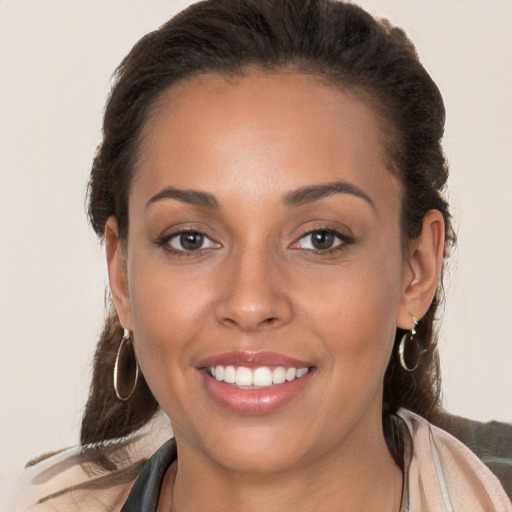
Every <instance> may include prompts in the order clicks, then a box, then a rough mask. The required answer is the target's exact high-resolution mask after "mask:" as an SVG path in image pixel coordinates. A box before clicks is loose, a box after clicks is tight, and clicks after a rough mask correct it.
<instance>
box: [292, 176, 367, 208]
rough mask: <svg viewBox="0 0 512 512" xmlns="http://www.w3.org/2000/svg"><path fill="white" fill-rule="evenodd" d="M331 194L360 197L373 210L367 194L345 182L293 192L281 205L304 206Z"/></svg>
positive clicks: (304, 188)
mask: <svg viewBox="0 0 512 512" xmlns="http://www.w3.org/2000/svg"><path fill="white" fill-rule="evenodd" d="M333 194H351V195H353V196H356V197H360V198H361V199H364V200H365V201H366V202H367V203H369V204H370V205H371V206H372V208H373V209H375V203H374V202H373V201H372V199H371V197H370V196H369V195H368V194H366V193H365V192H363V191H362V190H361V189H360V188H359V187H356V186H355V185H353V184H352V183H348V182H347V181H343V180H338V181H333V182H330V183H323V184H319V185H311V186H307V187H301V188H299V189H297V190H293V191H292V192H289V193H288V194H286V196H285V198H284V201H283V203H284V205H285V206H288V207H293V206H301V205H304V204H308V203H313V202H315V201H318V200H320V199H323V198H324V197H328V196H330V195H333Z"/></svg>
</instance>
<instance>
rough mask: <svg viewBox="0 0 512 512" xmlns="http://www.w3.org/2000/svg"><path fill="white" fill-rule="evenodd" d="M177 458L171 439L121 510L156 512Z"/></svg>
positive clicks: (407, 451)
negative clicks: (167, 473)
mask: <svg viewBox="0 0 512 512" xmlns="http://www.w3.org/2000/svg"><path fill="white" fill-rule="evenodd" d="M397 418H398V417H397ZM399 419H400V423H399V425H400V430H401V435H402V437H403V442H404V453H403V458H404V485H403V491H402V492H403V494H402V505H401V507H400V512H408V510H409V497H408V490H407V488H408V482H407V473H408V469H409V462H410V458H411V454H412V451H411V450H412V441H411V438H410V435H409V431H408V430H407V427H406V426H405V423H404V422H403V420H401V418H399ZM177 457H178V451H177V448H176V441H175V440H174V439H169V441H167V442H165V443H164V444H163V445H162V446H161V447H160V448H159V449H158V450H157V451H156V452H155V453H154V455H153V456H152V457H151V458H150V459H149V460H148V462H147V463H146V465H145V466H144V468H143V469H142V471H141V472H140V474H139V476H138V477H137V480H135V483H134V484H133V487H132V489H131V491H130V494H129V496H128V499H127V500H126V501H125V503H124V505H123V508H122V509H121V512H156V510H157V508H158V500H159V498H160V491H161V489H162V484H163V481H164V477H165V473H166V472H167V470H168V469H169V466H170V465H171V464H172V463H173V462H174V461H175V460H176V459H177Z"/></svg>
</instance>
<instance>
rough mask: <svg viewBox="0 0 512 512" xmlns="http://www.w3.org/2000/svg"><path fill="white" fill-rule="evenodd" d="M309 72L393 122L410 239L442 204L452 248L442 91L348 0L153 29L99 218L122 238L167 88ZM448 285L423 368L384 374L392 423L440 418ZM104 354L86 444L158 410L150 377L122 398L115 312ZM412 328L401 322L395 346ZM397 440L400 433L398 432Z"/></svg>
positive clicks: (124, 74)
mask: <svg viewBox="0 0 512 512" xmlns="http://www.w3.org/2000/svg"><path fill="white" fill-rule="evenodd" d="M254 69H256V70H259V71H263V72H270V73H276V74H279V73H281V72H290V71H291V72H298V73H303V74H304V73H305V74H309V75H312V76H315V77H318V78H321V79H322V80H324V81H325V82H326V83H328V84H330V85H332V86H333V87H338V88H343V89H344V90H347V91H350V92H353V93H354V94H356V95H358V97H359V98H360V99H362V101H365V102H368V103H369V104H370V106H371V107H372V108H373V110H374V112H375V113H376V115H377V116H378V117H379V119H380V120H381V124H383V125H384V126H385V128H386V130H385V132H386V133H385V146H386V149H387V157H388V160H389V162H390V164H391V165H390V172H392V173H394V174H396V175H397V176H398V178H399V179H400V181H401V183H402V188H403V203H402V212H401V223H402V238H403V241H404V244H406V243H408V241H410V240H413V239H414V238H416V237H417V236H418V235H419V234H420V232H421V227H422V220H423V218H424V216H425V214H426V213H427V212H428V211H429V210H431V209H436V210H439V211H440V212H441V213H442V215H443V217H444V222H445V225H446V233H447V237H446V245H445V255H446V252H447V250H446V249H447V248H448V247H449V246H450V244H451V243H452V242H453V241H454V235H453V232H452V229H451V222H450V213H449V210H448V205H447V203H446V201H445V199H444V198H443V190H444V187H445V184H446V180H447V177H448V170H447V165H446V161H445V157H444V154H443V150H442V147H441V139H442V136H443V130H444V121H445V109H444V105H443V100H442V97H441V94H440V92H439V90H438V88H437V86H436V85H435V83H434V82H433V80H432V79H431V77H430V76H429V74H428V73H427V71H426V70H425V69H424V68H423V66H422V65H421V63H420V61H419V58H418V55H417V53H416V50H415V48H414V46H413V44H412V43H411V41H410V40H409V39H408V38H407V36H406V35H405V34H404V32H403V31H402V30H401V29H399V28H396V27H394V26H392V25H391V24H390V23H389V22H388V21H386V20H378V19H375V18H374V17H372V16H371V15H370V14H368V13H367V12H365V11H364V10H363V9H361V8H360V7H358V6H356V5H353V4H351V3H345V2H341V1H336V0H208V1H203V2H199V3H197V4H194V5H192V6H190V7H188V8H187V9H185V10H184V11H182V12H181V13H179V14H178V15H177V16H176V17H174V18H172V19H171V20H170V21H168V22H167V23H165V24H164V25H162V26H161V27H160V28H158V29H157V30H155V31H153V32H151V33H149V34H147V35H146V36H144V37H143V38H142V39H141V40H140V41H139V42H138V43H137V44H136V45H135V46H134V48H133V49H132V50H131V51H130V53H129V54H128V55H127V56H126V57H125V59H124V60H123V61H122V63H121V64H120V66H119V67H118V69H117V71H116V73H115V82H114V85H113V88H112V91H111V94H110V97H109V99H108V102H107V105H106V110H105V115H104V124H103V140H102V142H101V144H100V146H99V148H98V151H97V154H96V157H95V159H94V163H93V166H92V171H91V176H90V183H89V195H88V201H89V203H88V205H89V206H88V208H89V210H88V211H89V216H90V222H91V224H92V226H93V228H94V230H95V232H96V233H97V234H98V236H99V237H100V239H103V237H104V233H105V223H106V222H107V219H108V218H109V217H110V216H111V215H113V216H115V217H116V219H117V222H118V226H119V233H120V238H121V240H125V239H126V236H127V233H128V230H129V226H128V193H129V190H130V185H131V183H132V180H133V176H134V173H136V172H137V159H138V154H139V149H140V144H141V134H142V131H143V128H144V126H145V123H146V121H147V120H148V118H149V116H150V115H151V113H152V109H154V108H157V106H158V99H159V98H160V96H161V95H162V93H163V92H164V91H166V90H167V89H168V88H169V87H171V86H172V85H173V84H176V83H177V82H180V81H183V80H186V79H190V78H192V77H194V76H197V75H202V74H216V75H220V76H226V77H228V76H236V75H243V74H244V73H246V72H247V71H248V70H254ZM441 294H442V286H441V285H440V286H439V289H438V293H437V294H436V297H435V299H434V301H433V302H432V304H431V306H430V309H429V310H428V312H427V314H426V316H425V317H424V318H423V319H422V320H421V322H420V325H419V326H418V328H417V335H416V336H417V340H418V342H419V345H420V347H421V349H422V350H423V354H422V357H421V361H420V364H419V366H418V368H417V369H416V370H415V371H414V372H407V371H405V370H403V369H402V368H401V366H400V363H399V361H398V357H397V351H396V350H393V355H392V357H391V360H390V361H389V365H388V368H387V371H386V374H385V379H384V397H383V401H384V403H383V412H384V429H385V431H386V419H387V418H389V417H390V416H391V415H393V413H395V412H396V411H397V410H398V409H399V408H400V407H405V408H407V409H410V410H412V411H414V412H417V413H418V414H420V415H422V416H424V417H427V418H429V417H432V416H433V415H434V414H435V413H436V411H437V408H438V405H439V393H440V385H439V382H440V374H439V361H438V355H437V350H436V333H435V329H434V327H435V320H436V311H437V309H438V306H439V302H440V296H441ZM110 311H111V312H110V315H109V316H108V318H107V319H106V322H105V327H104V329H103V332H102V334H101V337H100V339H99V342H98V345H97V349H96V354H95V358H94V370H93V378H92V384H91V388H90V395H89V398H88V401H87V405H86V407H85V411H84V415H83V420H82V428H81V443H82V445H88V444H90V443H93V444H95V445H96V446H98V444H99V445H100V446H101V444H102V443H105V442H106V441H108V440H111V439H114V438H120V437H124V436H127V435H128V434H130V433H133V432H135V431H136V430H137V429H139V428H140V427H142V426H143V425H145V424H146V423H148V422H149V421H150V420H151V418H152V416H153V415H154V414H155V413H156V411H157V410H158V404H157V402H156V400H155V398H154V397H153V395H152V394H151V390H150V389H149V388H148V386H147V384H146V382H145V380H144V378H142V379H139V383H138V385H137V388H136V391H135V393H134V395H133V396H132V398H131V399H130V400H128V401H126V402H122V401H120V400H118V399H117V398H116V395H115V392H114V389H113V382H112V373H113V367H114V360H115V356H116V353H117V349H118V347H119V344H120V342H121V338H122V334H123V330H122V328H121V325H120V323H119V319H118V318H117V316H116V314H115V311H114V309H113V308H111V310H110ZM402 334H403V331H401V330H400V329H397V334H396V341H395V349H396V345H397V343H398V342H399V340H400V338H401V336H402ZM388 438H389V436H388Z"/></svg>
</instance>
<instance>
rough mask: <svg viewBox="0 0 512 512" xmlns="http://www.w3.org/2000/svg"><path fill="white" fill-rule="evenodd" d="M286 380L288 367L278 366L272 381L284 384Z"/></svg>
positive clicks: (273, 373)
mask: <svg viewBox="0 0 512 512" xmlns="http://www.w3.org/2000/svg"><path fill="white" fill-rule="evenodd" d="M285 380H286V368H283V367H282V366H278V367H277V368H274V371H273V372H272V382H273V383H274V384H282V383H283V382H284V381H285Z"/></svg>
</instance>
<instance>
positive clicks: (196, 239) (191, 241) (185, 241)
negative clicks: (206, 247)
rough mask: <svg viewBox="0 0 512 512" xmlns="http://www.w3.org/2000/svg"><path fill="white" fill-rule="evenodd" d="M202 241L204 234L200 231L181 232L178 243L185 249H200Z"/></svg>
mask: <svg viewBox="0 0 512 512" xmlns="http://www.w3.org/2000/svg"><path fill="white" fill-rule="evenodd" d="M203 241H204V235H202V234H201V233H182V234H181V235H180V244H181V247H182V248H183V249H185V250H186V251H196V250H197V249H201V247H202V245H203Z"/></svg>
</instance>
